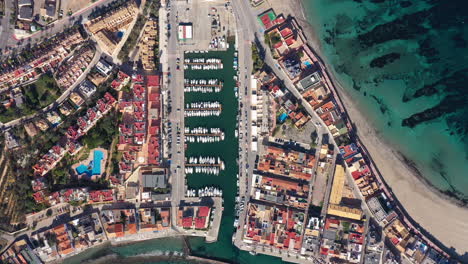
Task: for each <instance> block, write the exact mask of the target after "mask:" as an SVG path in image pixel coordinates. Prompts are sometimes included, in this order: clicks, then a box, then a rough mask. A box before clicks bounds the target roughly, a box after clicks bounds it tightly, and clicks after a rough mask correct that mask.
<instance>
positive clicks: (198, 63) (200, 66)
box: [184, 58, 223, 70]
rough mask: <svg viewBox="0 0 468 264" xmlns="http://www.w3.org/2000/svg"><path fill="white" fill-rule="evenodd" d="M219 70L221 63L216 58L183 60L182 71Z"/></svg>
mask: <svg viewBox="0 0 468 264" xmlns="http://www.w3.org/2000/svg"><path fill="white" fill-rule="evenodd" d="M187 69H189V70H220V69H223V61H222V60H221V59H218V58H208V59H205V58H187V59H185V60H184V70H187Z"/></svg>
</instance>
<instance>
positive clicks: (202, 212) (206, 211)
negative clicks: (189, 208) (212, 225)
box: [198, 206, 210, 217]
mask: <svg viewBox="0 0 468 264" xmlns="http://www.w3.org/2000/svg"><path fill="white" fill-rule="evenodd" d="M209 213H210V208H209V207H207V206H201V207H200V208H198V216H200V217H203V216H208V214H209Z"/></svg>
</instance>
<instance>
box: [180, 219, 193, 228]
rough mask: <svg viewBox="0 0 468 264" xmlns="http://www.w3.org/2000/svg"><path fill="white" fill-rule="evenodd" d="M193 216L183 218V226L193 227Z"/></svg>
mask: <svg viewBox="0 0 468 264" xmlns="http://www.w3.org/2000/svg"><path fill="white" fill-rule="evenodd" d="M192 221H193V219H192V217H184V218H183V219H182V226H183V227H192Z"/></svg>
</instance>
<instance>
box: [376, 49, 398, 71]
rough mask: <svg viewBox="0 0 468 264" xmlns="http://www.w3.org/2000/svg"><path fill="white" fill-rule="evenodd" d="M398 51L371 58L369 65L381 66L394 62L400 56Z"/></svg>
mask: <svg viewBox="0 0 468 264" xmlns="http://www.w3.org/2000/svg"><path fill="white" fill-rule="evenodd" d="M400 56H401V55H400V53H396V52H392V53H388V54H385V55H383V56H380V57H377V58H375V59H373V60H372V61H371V62H370V64H369V66H370V67H371V68H382V67H384V66H385V65H387V64H389V63H392V62H394V61H395V60H398V59H399V58H400Z"/></svg>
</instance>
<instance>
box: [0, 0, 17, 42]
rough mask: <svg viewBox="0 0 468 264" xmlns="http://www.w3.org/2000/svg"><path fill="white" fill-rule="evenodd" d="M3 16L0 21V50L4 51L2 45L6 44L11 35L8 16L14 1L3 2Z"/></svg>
mask: <svg viewBox="0 0 468 264" xmlns="http://www.w3.org/2000/svg"><path fill="white" fill-rule="evenodd" d="M4 3H5V15H4V16H3V17H2V19H1V20H0V49H2V50H3V49H4V45H3V43H7V42H8V39H9V38H10V35H11V29H10V16H11V9H12V8H13V3H14V1H4Z"/></svg>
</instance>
